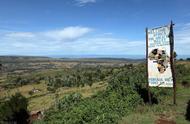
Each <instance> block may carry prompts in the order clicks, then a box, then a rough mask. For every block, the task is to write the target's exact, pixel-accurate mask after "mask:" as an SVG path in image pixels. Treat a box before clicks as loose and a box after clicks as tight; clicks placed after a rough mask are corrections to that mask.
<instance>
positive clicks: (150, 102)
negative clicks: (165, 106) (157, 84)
mask: <svg viewBox="0 0 190 124" xmlns="http://www.w3.org/2000/svg"><path fill="white" fill-rule="evenodd" d="M146 75H147V86H146V88H147V90H148V100H149V104H150V105H151V104H152V100H151V94H150V89H149V82H148V28H146Z"/></svg>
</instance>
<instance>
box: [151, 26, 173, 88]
mask: <svg viewBox="0 0 190 124" xmlns="http://www.w3.org/2000/svg"><path fill="white" fill-rule="evenodd" d="M147 33H148V34H147V47H148V48H147V49H148V51H147V54H148V55H147V57H148V58H147V59H148V60H147V62H148V63H147V66H148V83H149V86H156V87H173V76H172V69H171V68H172V66H171V62H170V61H171V58H170V57H171V45H170V37H169V35H170V25H168V26H164V27H160V28H155V29H148V31H147Z"/></svg>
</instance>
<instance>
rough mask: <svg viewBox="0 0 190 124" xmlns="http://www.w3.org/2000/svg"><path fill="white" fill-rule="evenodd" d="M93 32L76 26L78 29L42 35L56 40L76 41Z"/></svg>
mask: <svg viewBox="0 0 190 124" xmlns="http://www.w3.org/2000/svg"><path fill="white" fill-rule="evenodd" d="M91 31H92V29H91V28H87V27H79V26H76V27H67V28H64V29H62V30H54V31H47V32H42V35H45V36H47V37H50V38H53V39H56V40H63V41H66V40H75V39H77V38H80V37H81V36H83V35H85V34H87V33H89V32H91Z"/></svg>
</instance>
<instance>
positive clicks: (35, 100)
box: [0, 82, 107, 111]
mask: <svg viewBox="0 0 190 124" xmlns="http://www.w3.org/2000/svg"><path fill="white" fill-rule="evenodd" d="M106 86H107V84H106V83H102V82H98V83H93V85H92V86H91V87H90V86H85V87H72V88H71V87H61V88H59V89H57V90H56V92H55V93H53V92H49V91H47V85H46V84H45V83H44V82H41V83H39V84H28V85H24V86H21V87H18V88H13V89H9V90H2V91H0V99H6V98H8V97H10V96H11V95H14V94H15V93H16V92H20V93H21V94H22V95H24V96H25V97H26V98H28V100H29V106H28V109H29V111H36V110H45V109H48V108H49V107H50V106H52V105H54V104H55V96H56V94H57V95H58V99H61V98H63V97H64V96H65V95H66V94H69V93H72V92H78V93H81V94H82V95H83V97H90V96H91V95H93V94H95V93H96V92H98V91H100V90H104V89H105V88H106ZM34 88H36V89H39V90H40V92H37V93H34V94H33V95H30V94H29V91H31V90H32V89H34Z"/></svg>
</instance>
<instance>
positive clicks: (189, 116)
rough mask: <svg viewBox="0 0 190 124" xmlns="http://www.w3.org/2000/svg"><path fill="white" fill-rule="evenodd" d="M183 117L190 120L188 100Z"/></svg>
mask: <svg viewBox="0 0 190 124" xmlns="http://www.w3.org/2000/svg"><path fill="white" fill-rule="evenodd" d="M185 117H186V120H188V121H190V100H189V102H188V103H187V109H186V114H185Z"/></svg>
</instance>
